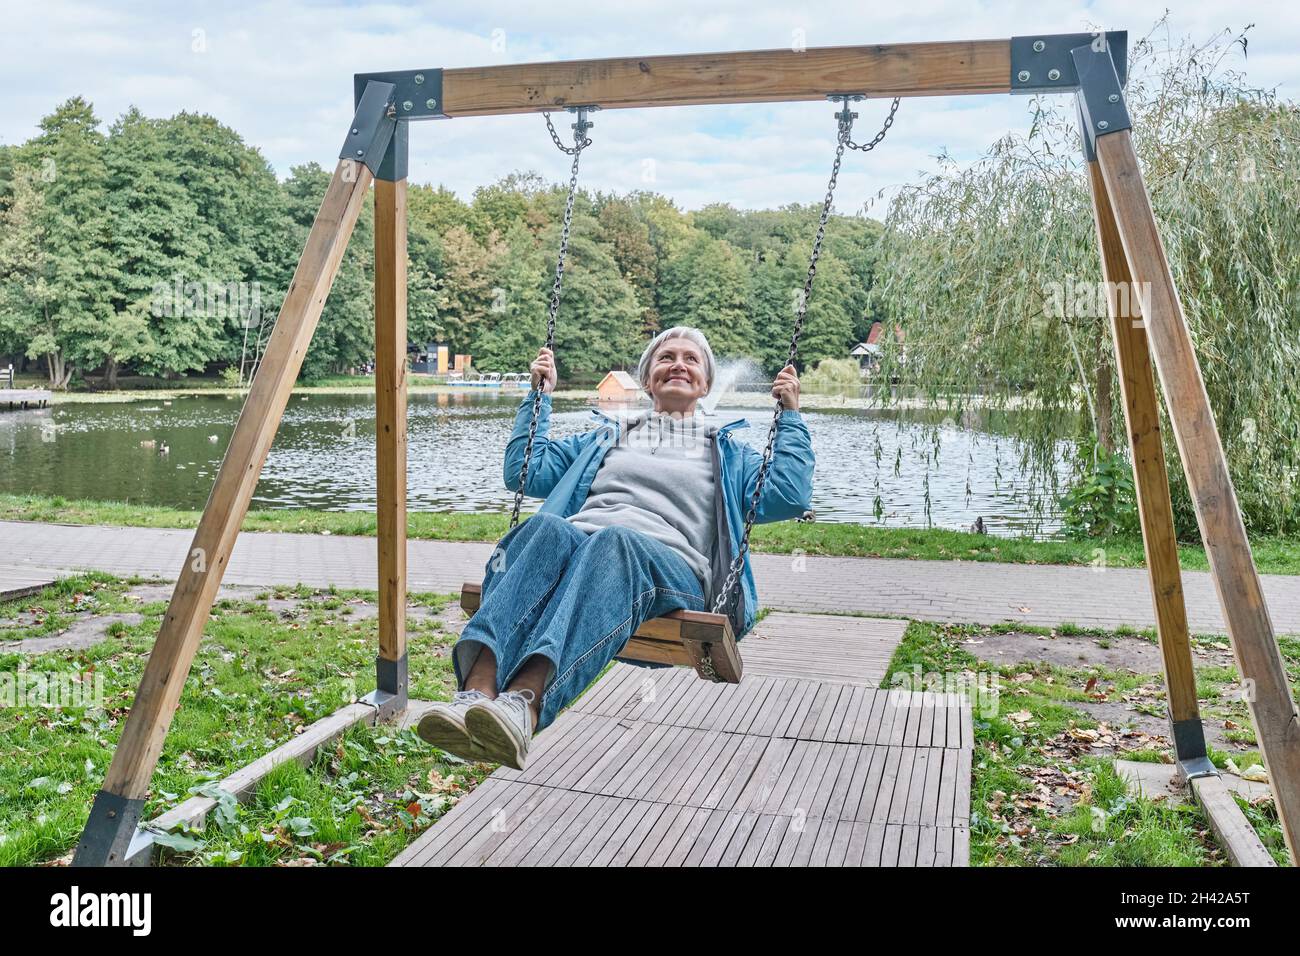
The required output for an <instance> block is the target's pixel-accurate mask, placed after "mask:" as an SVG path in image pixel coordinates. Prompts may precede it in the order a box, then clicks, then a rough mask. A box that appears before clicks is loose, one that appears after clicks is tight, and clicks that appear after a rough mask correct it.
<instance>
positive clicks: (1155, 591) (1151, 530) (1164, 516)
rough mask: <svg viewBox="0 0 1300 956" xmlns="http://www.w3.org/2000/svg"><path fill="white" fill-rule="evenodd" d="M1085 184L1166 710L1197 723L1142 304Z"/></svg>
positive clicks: (1104, 205)
mask: <svg viewBox="0 0 1300 956" xmlns="http://www.w3.org/2000/svg"><path fill="white" fill-rule="evenodd" d="M1088 182H1089V185H1090V187H1091V192H1092V210H1093V220H1094V222H1095V224H1096V228H1097V245H1098V247H1099V248H1100V250H1101V272H1102V277H1103V278H1104V279H1105V282H1106V286H1105V288H1106V307H1107V311H1108V312H1109V315H1110V324H1111V337H1112V339H1113V341H1114V344H1115V367H1116V371H1117V372H1118V377H1119V384H1120V394H1121V395H1122V396H1123V399H1124V402H1123V404H1124V421H1125V422H1126V424H1127V425H1128V444H1129V452H1130V454H1131V456H1132V460H1133V486H1134V490H1135V492H1136V496H1137V503H1138V519H1139V522H1140V524H1141V527H1142V545H1143V549H1144V550H1145V553H1146V559H1147V579H1148V581H1149V582H1150V585H1151V601H1152V604H1153V605H1154V606H1155V612H1156V633H1157V634H1158V635H1159V638H1160V653H1161V658H1162V660H1163V662H1164V671H1165V689H1166V691H1167V693H1168V699H1169V711H1170V715H1171V716H1172V718H1173V719H1174V720H1180V721H1181V720H1200V719H1201V714H1200V708H1199V706H1198V704H1197V701H1196V674H1195V672H1194V670H1193V667H1192V644H1191V638H1190V636H1189V634H1188V630H1187V605H1186V602H1185V601H1184V599H1183V578H1182V572H1181V570H1180V569H1179V566H1178V539H1177V535H1176V534H1175V531H1174V509H1173V504H1172V500H1171V499H1170V496H1169V474H1168V472H1167V471H1166V469H1165V449H1164V441H1163V439H1162V437H1161V433H1160V409H1159V405H1158V400H1157V398H1156V381H1155V375H1154V374H1153V373H1152V371H1151V353H1150V350H1149V349H1148V347H1147V332H1146V328H1145V325H1144V323H1143V319H1142V306H1141V302H1140V300H1141V298H1142V297H1141V296H1140V295H1137V294H1136V293H1137V289H1136V288H1135V287H1134V285H1133V277H1132V276H1131V275H1130V274H1129V268H1128V260H1127V259H1126V258H1125V256H1124V246H1123V243H1122V242H1121V240H1120V236H1119V227H1118V226H1117V225H1116V224H1115V215H1114V212H1113V210H1112V209H1111V205H1110V198H1109V196H1107V194H1106V183H1105V182H1104V180H1103V179H1102V174H1101V167H1100V166H1099V165H1098V164H1097V163H1096V162H1091V163H1089V164H1088ZM1120 290H1124V291H1125V292H1126V295H1125V296H1124V298H1125V299H1127V300H1128V302H1129V308H1128V311H1127V313H1126V314H1121V309H1120V302H1119V292H1120Z"/></svg>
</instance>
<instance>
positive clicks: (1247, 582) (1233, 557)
mask: <svg viewBox="0 0 1300 956" xmlns="http://www.w3.org/2000/svg"><path fill="white" fill-rule="evenodd" d="M1097 163H1098V165H1099V166H1100V168H1101V173H1102V179H1103V182H1104V184H1105V187H1106V195H1107V197H1108V198H1109V200H1110V205H1111V209H1112V210H1113V212H1114V217H1115V222H1116V225H1117V227H1118V230H1119V234H1120V239H1121V241H1122V243H1123V246H1124V255H1125V257H1126V259H1127V260H1128V265H1129V274H1130V275H1131V276H1132V277H1133V279H1134V281H1136V282H1138V283H1139V284H1140V285H1141V287H1142V288H1143V289H1144V290H1145V291H1146V292H1147V303H1146V304H1147V309H1146V315H1145V320H1146V330H1147V335H1148V337H1149V339H1150V342H1151V349H1152V354H1153V355H1154V357H1155V363H1156V369H1157V371H1158V372H1159V375H1160V383H1161V385H1162V387H1163V388H1164V393H1165V401H1166V406H1167V408H1168V410H1169V418H1170V422H1171V423H1172V425H1173V429H1174V437H1175V438H1176V439H1177V442H1178V451H1179V454H1180V456H1181V457H1182V461H1183V471H1184V472H1185V474H1186V475H1187V486H1188V489H1189V490H1190V492H1191V496H1192V501H1193V504H1194V506H1195V508H1196V519H1197V523H1198V524H1199V526H1200V530H1201V539H1202V541H1203V542H1204V544H1205V552H1206V556H1207V558H1208V560H1209V564H1210V572H1211V575H1212V577H1213V579H1214V585H1215V589H1216V590H1217V591H1218V594H1219V603H1220V604H1221V605H1222V607H1223V618H1224V620H1225V621H1226V622H1227V625H1228V636H1229V637H1230V638H1231V640H1232V649H1233V653H1234V655H1235V657H1236V660H1237V670H1238V672H1239V673H1240V674H1241V677H1242V679H1243V680H1245V681H1250V682H1252V683H1253V687H1254V693H1253V694H1252V695H1250V698H1249V700H1248V704H1249V707H1250V713H1251V717H1252V719H1253V721H1254V725H1255V732H1256V736H1257V737H1258V738H1259V744H1260V751H1261V753H1262V755H1263V757H1264V764H1265V767H1266V768H1267V770H1268V776H1269V780H1270V781H1271V782H1272V784H1273V793H1274V797H1275V799H1276V801H1277V809H1278V817H1279V820H1280V822H1281V825H1282V832H1283V834H1284V835H1285V837H1286V844H1287V850H1288V852H1289V853H1290V857H1291V861H1292V863H1295V862H1297V852H1298V851H1300V714H1298V713H1297V711H1296V705H1295V701H1294V700H1293V699H1292V697H1291V688H1290V685H1289V684H1288V682H1287V675H1286V668H1285V666H1284V664H1283V661H1282V654H1281V651H1280V650H1279V648H1278V645H1277V641H1276V638H1275V637H1274V632H1273V622H1272V621H1271V619H1270V618H1269V613H1268V606H1267V605H1266V604H1265V602H1264V593H1263V588H1262V586H1261V584H1260V580H1259V572H1258V571H1257V570H1256V569H1255V563H1254V560H1253V558H1252V556H1251V552H1250V542H1249V540H1248V539H1247V537H1246V526H1245V524H1244V523H1243V521H1242V517H1241V509H1240V506H1239V505H1238V503H1237V493H1236V490H1235V489H1234V488H1233V485H1232V478H1231V476H1230V475H1229V472H1228V464H1227V460H1226V459H1225V457H1224V454H1223V445H1222V443H1221V442H1220V441H1219V433H1218V429H1217V427H1216V425H1215V421H1214V412H1213V410H1212V409H1211V408H1210V400H1209V396H1208V395H1207V394H1206V391H1205V383H1204V381H1203V380H1202V378H1201V370H1200V366H1199V365H1198V363H1197V360H1196V350H1195V348H1194V346H1193V344H1192V337H1191V333H1190V331H1189V330H1188V327H1187V320H1186V318H1185V317H1184V316H1183V309H1182V304H1181V303H1180V302H1179V300H1178V293H1177V291H1176V289H1175V288H1174V280H1173V274H1172V273H1171V272H1170V269H1169V263H1168V261H1167V260H1166V258H1165V251H1164V246H1163V244H1162V242H1161V240H1160V232H1159V229H1158V228H1157V226H1156V221H1155V216H1154V214H1153V213H1152V211H1151V202H1150V200H1149V198H1148V197H1147V191H1146V185H1145V183H1144V182H1143V180H1142V172H1141V170H1140V169H1139V167H1138V161H1137V153H1136V152H1135V151H1134V149H1133V139H1132V136H1131V135H1130V133H1129V131H1128V130H1120V131H1118V132H1115V133H1109V134H1106V135H1104V136H1100V137H1098V138H1097Z"/></svg>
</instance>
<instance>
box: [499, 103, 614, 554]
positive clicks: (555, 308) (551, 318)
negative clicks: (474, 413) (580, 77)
mask: <svg viewBox="0 0 1300 956" xmlns="http://www.w3.org/2000/svg"><path fill="white" fill-rule="evenodd" d="M593 108H594V107H593ZM588 109H589V107H579V108H578V109H577V113H578V121H577V122H576V123H574V124H573V145H572V146H565V145H564V143H562V142H561V141H560V137H559V136H558V135H556V132H555V126H554V125H553V124H552V123H551V114H550V113H546V112H543V113H542V116H544V117H545V118H546V129H547V131H549V132H550V134H551V140H552V141H553V142H554V143H555V145H556V147H557V148H558V149H559V150H560V151H561V152H563V153H566V154H567V155H569V156H572V157H573V163H572V165H570V167H569V198H568V199H567V200H566V201H565V204H564V224H563V226H562V228H561V229H560V253H559V256H558V257H557V258H556V260H555V281H554V282H553V283H552V284H551V302H550V309H549V311H548V312H547V315H546V348H548V349H549V350H551V352H552V353H554V351H555V316H556V313H557V312H559V309H560V289H561V287H562V286H563V284H564V260H565V258H566V257H567V256H568V254H569V228H570V227H571V226H572V224H573V200H574V198H575V197H576V196H577V194H578V161H579V160H580V159H581V158H582V151H583V150H584V149H586V148H587V147H588V146H590V145H591V140H590V139H589V138H588V137H587V130H589V129H591V127H592V126H594V125H595V124H594V123H592V122H590V121H589V120H588V119H587V110H588ZM541 410H542V389H541V383H540V382H539V383H537V385H536V386H535V387H534V388H533V414H532V420H531V421H529V423H528V443H527V444H526V445H524V464H523V467H522V468H521V469H520V471H519V487H518V488H516V489H515V503H514V507H513V508H512V509H511V511H510V527H512V528H513V527H514V526H515V525H517V524H519V509H520V508H521V507H523V503H524V488H525V486H526V485H527V484H528V466H529V464H530V463H531V462H532V458H533V442H534V441H535V439H536V438H537V418H538V416H539V415H540V414H541Z"/></svg>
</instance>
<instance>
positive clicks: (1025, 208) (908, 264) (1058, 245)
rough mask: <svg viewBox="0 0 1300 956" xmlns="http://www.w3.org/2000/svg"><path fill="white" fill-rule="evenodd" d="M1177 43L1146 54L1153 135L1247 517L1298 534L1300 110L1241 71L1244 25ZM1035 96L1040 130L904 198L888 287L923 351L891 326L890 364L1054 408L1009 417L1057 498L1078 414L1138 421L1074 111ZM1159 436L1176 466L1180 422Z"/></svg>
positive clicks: (952, 391) (1013, 401) (1142, 78)
mask: <svg viewBox="0 0 1300 956" xmlns="http://www.w3.org/2000/svg"><path fill="white" fill-rule="evenodd" d="M1167 37H1168V32H1167V30H1165V29H1164V28H1163V24H1160V25H1158V29H1157V30H1154V31H1153V32H1152V34H1151V36H1149V37H1147V38H1141V39H1138V40H1137V42H1136V43H1134V44H1133V46H1132V49H1131V51H1130V80H1129V84H1128V88H1127V94H1126V95H1127V100H1128V105H1129V111H1130V113H1131V114H1132V116H1133V137H1134V142H1135V146H1136V149H1137V152H1138V155H1139V159H1140V161H1141V165H1142V169H1143V175H1144V177H1145V180H1146V184H1147V187H1148V189H1149V192H1150V194H1151V199H1152V205H1153V208H1154V211H1155V215H1156V219H1157V221H1158V222H1159V223H1160V226H1161V235H1162V238H1163V240H1164V243H1165V246H1166V251H1167V254H1168V259H1169V264H1170V267H1171V269H1172V271H1173V274H1174V279H1175V283H1176V285H1177V287H1178V289H1179V293H1180V297H1181V301H1182V303H1183V306H1184V309H1185V312H1186V317H1187V321H1188V324H1189V326H1190V329H1191V334H1192V339H1193V341H1194V342H1195V345H1196V349H1197V354H1198V358H1199V360H1200V364H1201V370H1202V374H1203V377H1204V380H1205V386H1206V390H1207V391H1208V393H1209V397H1210V403H1211V406H1212V407H1213V409H1214V412H1215V415H1216V417H1217V424H1218V429H1219V434H1220V436H1221V438H1222V441H1223V445H1224V450H1225V452H1226V453H1227V456H1228V462H1229V468H1230V472H1231V476H1232V479H1233V482H1234V484H1235V486H1236V488H1237V491H1238V496H1239V499H1240V504H1241V508H1242V512H1243V515H1244V516H1245V519H1246V522H1247V525H1248V527H1249V529H1250V530H1251V531H1252V532H1254V533H1270V534H1288V533H1294V531H1295V530H1296V529H1297V528H1300V507H1298V505H1300V479H1298V476H1300V405H1297V403H1296V402H1295V400H1294V394H1293V392H1294V385H1293V383H1294V382H1295V380H1296V377H1297V372H1298V371H1300V347H1298V346H1297V344H1296V343H1297V342H1298V341H1300V220H1297V219H1296V217H1295V209H1296V208H1297V206H1300V112H1297V110H1296V108H1295V107H1294V105H1292V104H1290V103H1286V102H1280V101H1278V100H1277V98H1276V96H1275V94H1273V93H1271V92H1268V91H1261V90H1255V89H1252V88H1251V87H1249V86H1248V85H1247V84H1246V82H1245V80H1244V78H1243V76H1242V75H1241V73H1240V72H1238V71H1237V70H1236V69H1235V68H1234V66H1233V60H1234V58H1235V57H1236V56H1237V55H1238V54H1240V55H1241V56H1243V57H1244V53H1245V50H1246V46H1247V44H1246V37H1245V35H1244V34H1241V35H1233V34H1231V33H1226V32H1225V33H1221V34H1219V35H1217V36H1216V37H1214V38H1212V39H1211V40H1210V41H1209V42H1208V43H1205V44H1193V43H1191V42H1189V41H1183V42H1178V41H1176V40H1169V39H1167ZM1027 102H1028V103H1029V108H1030V111H1031V117H1032V122H1031V126H1030V128H1029V130H1028V132H1027V133H1025V134H1015V135H1009V136H1007V137H1005V138H1003V139H1002V140H999V141H998V142H997V143H996V144H995V145H994V146H993V147H992V149H991V150H990V151H989V153H988V154H987V155H986V156H985V157H984V158H983V159H982V160H980V161H979V162H977V163H975V164H973V165H969V166H959V165H958V164H956V163H955V162H952V161H951V160H945V161H943V163H942V164H941V167H940V169H939V171H938V172H937V173H935V174H934V175H931V176H927V177H925V178H923V179H922V180H921V181H920V182H919V183H917V184H916V185H913V186H909V187H907V188H905V189H904V190H902V191H901V192H900V194H899V195H898V197H897V198H896V200H895V201H894V203H893V204H892V206H891V209H890V212H889V217H888V224H887V231H886V235H885V237H884V239H883V240H882V244H881V248H880V260H879V264H878V270H877V273H876V274H877V275H878V277H879V280H878V282H877V283H876V284H875V286H874V288H873V294H874V297H875V303H876V307H877V308H879V309H880V311H881V312H883V313H884V314H885V315H886V316H888V318H887V319H886V322H887V323H890V322H897V323H898V324H900V325H901V326H902V327H903V329H904V330H905V332H906V336H907V339H906V347H905V349H904V348H901V347H897V346H896V344H895V343H893V342H890V341H889V340H888V339H889V337H888V336H886V337H885V340H884V342H883V343H882V344H883V345H884V346H885V348H884V353H885V354H884V356H883V358H884V365H883V367H882V370H881V374H882V375H889V376H896V377H897V378H898V379H899V380H900V381H901V383H902V384H903V385H904V386H907V385H911V386H914V387H915V390H916V391H918V392H920V393H921V394H923V395H924V396H926V397H927V398H928V399H929V400H930V401H931V402H933V403H935V404H938V405H941V406H946V407H949V408H951V409H953V410H954V411H958V410H960V409H961V408H962V407H964V406H965V405H968V404H970V403H972V402H979V403H980V404H983V405H985V406H991V407H994V408H1009V407H1023V406H1024V405H1026V404H1028V405H1029V406H1030V407H1032V408H1035V409H1041V410H1042V411H1043V412H1044V414H1043V415H1040V416H1026V415H1017V416H1015V417H1014V418H1013V419H1011V420H1010V422H1009V423H1010V424H1011V425H1012V427H1013V429H1014V437H1015V438H1017V439H1019V440H1021V441H1022V442H1024V443H1026V444H1025V447H1026V448H1027V449H1028V459H1027V464H1028V465H1029V468H1028V473H1027V475H1026V477H1027V479H1028V482H1027V485H1026V486H1025V487H1024V488H1023V489H1022V491H1023V494H1025V495H1026V496H1027V497H1028V498H1029V499H1030V500H1031V501H1039V502H1045V501H1052V500H1055V499H1056V498H1057V497H1058V494H1059V489H1058V488H1057V487H1056V476H1057V467H1056V463H1057V460H1058V457H1059V449H1058V442H1059V440H1060V438H1061V437H1062V436H1061V435H1060V434H1059V431H1058V429H1059V425H1060V423H1061V422H1068V423H1072V427H1073V428H1074V432H1073V434H1072V435H1069V436H1066V437H1070V438H1074V439H1081V438H1083V437H1084V435H1085V433H1086V431H1087V430H1089V429H1088V426H1089V424H1090V423H1092V422H1093V421H1094V415H1093V411H1092V409H1091V408H1090V405H1091V404H1092V403H1093V402H1095V401H1097V400H1098V399H1101V401H1102V402H1103V403H1104V404H1103V407H1099V408H1096V410H1095V422H1096V427H1095V430H1096V431H1097V432H1099V433H1100V436H1110V435H1117V436H1118V435H1123V434H1124V424H1123V417H1122V409H1121V407H1120V404H1119V398H1120V395H1119V391H1120V390H1119V389H1118V388H1117V387H1116V386H1115V373H1114V360H1113V356H1112V347H1111V339H1110V330H1109V319H1108V317H1107V316H1106V310H1105V302H1104V299H1103V298H1101V297H1099V296H1097V295H1096V294H1095V293H1096V291H1097V282H1098V280H1099V278H1100V275H1101V271H1100V262H1099V259H1098V255H1097V251H1096V239H1095V236H1094V235H1093V225H1092V221H1091V219H1092V217H1091V199H1090V195H1089V184H1088V178H1087V175H1086V170H1084V169H1083V167H1082V157H1081V155H1080V150H1079V146H1078V135H1079V134H1078V127H1077V118H1076V116H1075V109H1074V105H1073V103H1072V102H1069V101H1065V100H1058V99H1057V98H1055V97H1053V98H1049V99H1043V100H1039V99H1031V100H1029V101H1027ZM1138 291H1139V294H1140V290H1138ZM904 353H905V361H904ZM1245 370H1249V371H1248V372H1246V371H1245ZM906 391H907V393H908V394H910V393H911V391H912V390H910V389H908V390H906ZM1161 431H1162V434H1163V437H1164V440H1165V454H1166V457H1167V458H1168V460H1169V461H1170V462H1175V461H1177V460H1178V453H1177V448H1176V445H1175V441H1174V433H1173V429H1172V428H1171V427H1169V424H1168V422H1167V420H1166V421H1165V422H1163V423H1162V427H1161ZM938 439H939V436H938V435H937V434H936V441H938ZM1170 473H1171V476H1172V479H1173V495H1174V510H1175V518H1176V523H1177V527H1178V531H1179V533H1180V535H1189V536H1190V535H1191V534H1194V533H1195V528H1196V524H1195V516H1194V512H1193V508H1192V503H1191V499H1190V496H1189V494H1188V492H1187V488H1186V484H1185V482H1184V479H1183V476H1182V474H1181V469H1178V468H1176V467H1171V468H1170Z"/></svg>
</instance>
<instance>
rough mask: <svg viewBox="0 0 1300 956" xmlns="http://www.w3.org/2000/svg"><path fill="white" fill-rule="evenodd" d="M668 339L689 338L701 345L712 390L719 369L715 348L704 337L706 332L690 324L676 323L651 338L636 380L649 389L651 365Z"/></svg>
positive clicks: (706, 376) (638, 363)
mask: <svg viewBox="0 0 1300 956" xmlns="http://www.w3.org/2000/svg"><path fill="white" fill-rule="evenodd" d="M668 339H689V340H690V341H692V342H694V343H695V344H696V345H698V346H699V347H700V351H701V352H703V353H704V377H705V379H707V380H708V383H709V389H710V390H712V389H713V375H714V372H715V371H716V369H717V363H716V362H715V361H714V360H713V349H712V347H710V345H709V340H708V339H707V338H705V337H704V333H703V332H701V331H700V330H699V329H697V328H694V327H692V326H689V325H674V326H673V327H672V328H671V329H664V331H662V332H660V333H659V334H658V335H656V336H655V337H654V338H653V339H651V340H650V344H649V345H647V346H646V347H645V351H644V352H642V353H641V361H639V362H637V365H636V380H637V382H639V383H640V385H641V387H642V388H644V389H646V390H647V391H649V389H650V366H651V364H652V363H653V362H654V358H655V353H656V352H658V351H659V346H661V345H663V344H664V342H665V341H667V340H668Z"/></svg>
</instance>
